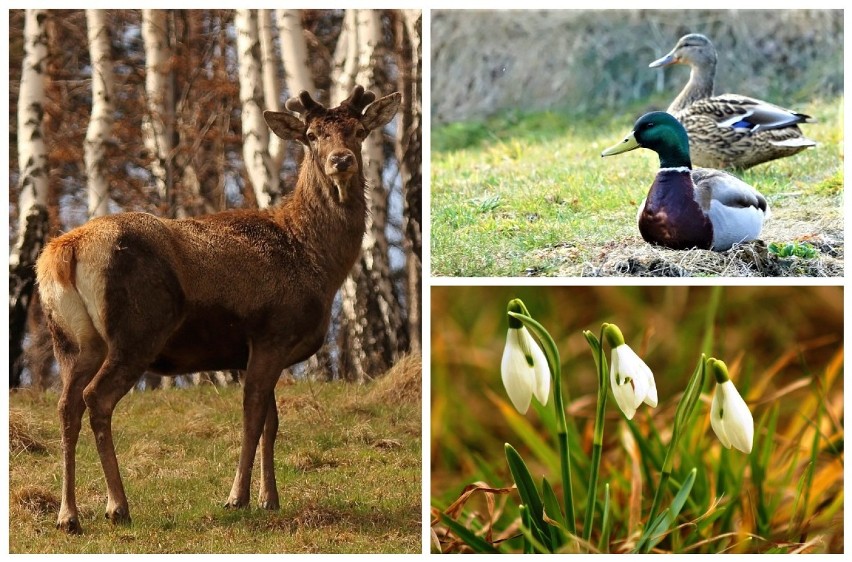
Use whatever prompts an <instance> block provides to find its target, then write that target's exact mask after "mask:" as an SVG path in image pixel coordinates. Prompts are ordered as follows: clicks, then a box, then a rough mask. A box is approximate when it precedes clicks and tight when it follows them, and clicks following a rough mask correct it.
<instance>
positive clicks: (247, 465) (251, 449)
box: [225, 346, 282, 507]
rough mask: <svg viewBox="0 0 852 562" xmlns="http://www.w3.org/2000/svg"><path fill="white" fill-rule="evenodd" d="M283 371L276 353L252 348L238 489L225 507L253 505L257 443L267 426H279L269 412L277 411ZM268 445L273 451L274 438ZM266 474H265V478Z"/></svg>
mask: <svg viewBox="0 0 852 562" xmlns="http://www.w3.org/2000/svg"><path fill="white" fill-rule="evenodd" d="M281 370H282V367H281V361H280V360H278V357H277V354H276V353H274V352H273V353H264V352H262V351H260V350H258V349H257V348H256V347H254V346H252V350H251V353H250V356H249V363H248V369H247V371H246V379H245V387H244V388H243V440H242V445H241V447H240V461H239V464H238V465H237V475H236V476H235V477H234V485H233V486H231V493H230V494H229V495H228V501H227V502H226V503H225V507H245V506H247V505H248V503H249V485H250V484H251V469H252V465H253V464H254V456H255V453H256V452H257V443H258V441H259V440H260V435H261V433H262V432H263V431H264V426H268V427H270V428H271V426H272V425H277V422H278V419H277V413H275V414H273V415H274V416H275V423H274V424H272V423H271V422H269V417H268V416H269V414H268V410H269V408H270V407H272V408H274V407H275V404H274V401H275V397H274V393H275V383H276V382H277V381H278V376H279V375H280V374H281ZM266 441H269V446H270V447H271V446H272V441H274V436H272V437H269V438H268V439H267V440H266ZM264 447H265V446H264ZM265 450H266V449H265V448H264V451H265ZM268 454H269V457H270V462H269V464H270V471H271V469H272V466H271V464H272V463H271V457H272V450H271V449H269V452H268ZM266 473H267V472H264V475H265V474H266ZM272 485H273V487H274V482H272ZM261 490H262V491H263V490H264V486H261ZM267 492H268V489H267Z"/></svg>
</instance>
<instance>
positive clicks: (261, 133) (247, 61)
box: [234, 10, 278, 208]
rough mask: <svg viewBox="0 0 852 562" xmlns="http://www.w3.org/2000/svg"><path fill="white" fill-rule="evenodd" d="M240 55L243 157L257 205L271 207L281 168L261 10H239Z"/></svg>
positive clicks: (238, 56) (237, 24)
mask: <svg viewBox="0 0 852 562" xmlns="http://www.w3.org/2000/svg"><path fill="white" fill-rule="evenodd" d="M234 26H235V27H236V30H237V58H238V60H239V73H240V106H241V107H242V124H243V161H244V164H245V167H246V173H247V174H248V177H249V180H250V181H251V184H252V188H253V189H254V194H255V198H256V199H257V206H258V207H261V208H264V207H268V206H269V205H270V204H271V203H272V200H273V198H274V197H275V195H277V193H278V169H277V168H276V167H274V166H273V163H272V161H271V160H272V159H271V158H270V155H269V129H268V127H267V126H266V121H264V120H263V104H264V96H263V78H262V75H261V72H262V71H261V66H262V65H261V60H260V40H259V38H258V25H257V12H256V11H254V10H237V12H236V15H235V18H234Z"/></svg>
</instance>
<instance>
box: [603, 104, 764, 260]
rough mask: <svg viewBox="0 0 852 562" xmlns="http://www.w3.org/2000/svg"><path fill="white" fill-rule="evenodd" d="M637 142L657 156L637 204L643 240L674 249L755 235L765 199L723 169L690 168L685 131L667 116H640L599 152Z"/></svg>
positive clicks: (718, 246)
mask: <svg viewBox="0 0 852 562" xmlns="http://www.w3.org/2000/svg"><path fill="white" fill-rule="evenodd" d="M639 147H642V148H649V149H651V150H653V151H654V152H656V153H657V155H659V157H660V171H659V172H657V177H656V178H655V179H654V183H653V184H652V185H651V189H650V191H648V196H647V197H646V198H645V201H643V202H642V204H641V205H640V207H639V232H641V233H642V238H644V239H645V240H646V241H648V242H650V243H652V244H659V245H661V246H667V247H669V248H673V249H675V250H686V249H689V248H701V249H704V250H716V251H717V252H722V251H725V250H728V249H729V248H730V247H731V246H733V245H734V244H737V243H739V242H747V241H749V240H754V239H755V238H757V237H758V235H760V230H761V228H763V221H764V220H765V219H767V218H768V217H769V206H768V205H767V203H766V199H765V198H764V197H763V195H761V194H760V193H758V192H757V191H756V190H755V189H754V188H753V187H752V186H750V185H748V184H747V183H745V182H743V181H741V180H739V179H737V178H735V177H734V176H732V175H731V174H728V173H726V172H721V171H719V170H709V169H703V168H698V169H695V170H693V169H692V162H691V161H690V159H689V138H688V137H687V136H686V130H685V129H684V128H683V125H681V124H680V123H679V122H678V120H677V119H675V118H674V117H673V116H672V115H670V114H668V113H665V112H662V111H655V112H653V113H647V114H645V115H643V116H642V117H640V118H639V120H638V121H636V124H635V125H633V130H632V131H631V132H630V134H628V135H627V136H626V137H624V140H623V141H621V142H620V143H618V144H616V145H615V146H612V147H610V148H607V149H606V150H604V151H603V152H602V153H601V156H611V155H613V154H620V153H622V152H627V151H628V150H633V149H634V148H639Z"/></svg>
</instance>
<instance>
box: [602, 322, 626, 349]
mask: <svg viewBox="0 0 852 562" xmlns="http://www.w3.org/2000/svg"><path fill="white" fill-rule="evenodd" d="M601 331H603V337H604V339H606V341H607V343H608V344H609V346H610V347H611V348H613V349H615V348H616V347H618V346H620V345H624V335H622V333H621V330H619V329H618V326H616V325H615V324H604V325H603V326H601Z"/></svg>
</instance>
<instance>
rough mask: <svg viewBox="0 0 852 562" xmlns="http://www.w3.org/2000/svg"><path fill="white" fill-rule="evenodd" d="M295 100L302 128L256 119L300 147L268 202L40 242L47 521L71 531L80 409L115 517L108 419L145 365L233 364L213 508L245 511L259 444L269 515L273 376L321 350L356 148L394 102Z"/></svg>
mask: <svg viewBox="0 0 852 562" xmlns="http://www.w3.org/2000/svg"><path fill="white" fill-rule="evenodd" d="M306 95H307V94H305V93H303V94H302V97H301V99H302V100H305V101H306V102H307V103H305V105H304V107H310V110H309V111H308V112H306V113H307V114H306V115H305V121H301V120H299V119H298V118H296V117H294V116H292V115H290V114H281V113H272V112H266V114H265V116H266V118H267V122H268V123H269V125H270V127H272V129H273V131H274V132H275V133H276V134H278V135H279V136H281V137H282V138H285V139H290V140H298V141H300V142H302V143H303V144H305V146H306V154H305V159H304V161H303V162H302V165H301V168H300V173H299V179H298V182H297V184H296V188H295V190H294V192H293V194H292V195H290V196H289V197H287V198H286V199H285V200H284V201H283V202H282V203H281V204H279V205H278V206H276V207H274V208H271V209H265V210H233V211H226V212H223V213H218V214H214V215H209V216H205V217H199V218H193V219H183V220H170V219H163V218H159V217H155V216H153V215H148V214H144V213H123V214H119V215H113V216H108V217H102V218H98V219H94V220H92V221H90V222H89V223H87V224H85V225H83V226H81V227H80V228H78V229H76V230H74V231H72V232H70V233H68V234H66V235H64V236H61V237H59V238H57V239H55V240H53V241H52V242H51V243H50V244H48V245H47V247H46V248H45V250H44V253H43V255H42V256H41V258H40V259H39V262H38V265H37V276H38V282H39V291H40V294H41V297H42V301H43V303H44V308H45V311H46V312H47V315H48V324H49V326H50V328H51V332H52V334H53V338H54V351H55V354H56V356H57V359H58V361H59V365H60V375H61V377H62V381H63V386H64V388H63V394H62V397H61V399H60V403H59V411H60V420H61V422H62V449H63V460H64V463H63V464H64V472H63V493H62V506H61V508H60V511H59V519H58V523H57V526H58V527H60V528H62V529H64V530H66V531H69V532H79V531H80V523H79V520H78V513H77V507H76V501H75V496H74V466H75V464H74V463H75V448H76V442H77V438H78V434H79V431H80V423H81V417H82V414H83V411H84V410H85V409H86V408H88V409H89V412H90V422H91V426H92V430H93V431H94V433H95V437H96V443H97V446H98V453H99V455H100V457H101V463H102V465H103V469H104V474H105V476H106V480H107V488H108V501H107V512H106V514H107V517H108V518H110V519H111V520H112V521H113V522H129V521H130V514H129V508H128V504H127V499H126V497H125V493H124V487H123V484H122V482H121V477H120V475H119V472H118V463H117V460H116V458H115V451H114V447H113V445H112V431H111V422H110V420H111V417H112V412H113V409H114V408H115V405H116V403H117V402H118V401H119V400H120V399H121V398H122V397H123V396H124V395H125V394H126V393H127V392H128V391H129V390H130V388H132V387H133V385H134V384H135V383H136V382H137V381H138V380H139V378H140V376H141V375H142V374H143V372H145V371H146V370H149V371H154V372H158V373H160V374H164V375H175V374H182V373H189V372H196V371H205V370H221V369H246V370H247V372H246V377H245V390H244V399H243V441H242V448H241V452H240V462H239V466H238V469H237V475H236V477H235V479H234V485H233V487H232V489H231V494H230V496H229V498H228V501H227V504H226V505H227V506H230V507H244V506H246V505H247V504H248V494H249V484H250V478H251V471H252V465H253V463H254V457H255V451H256V448H257V445H258V442H260V445H261V491H260V503H261V505H262V506H263V507H265V508H268V509H277V508H278V503H279V502H278V492H277V489H276V485H275V475H274V473H273V469H272V467H273V457H272V454H273V453H272V451H273V446H274V441H275V436H276V432H277V429H278V415H277V410H276V408H275V397H274V387H275V383H276V381H277V380H278V377H279V375H280V374H281V371H282V370H283V369H285V368H286V367H288V366H290V365H292V364H294V363H296V362H298V361H302V360H304V359H307V358H308V357H309V356H311V355H312V354H313V353H315V352H316V351H317V349H319V347H320V345H321V344H322V341H323V338H324V336H325V333H326V331H327V329H328V324H329V318H330V311H331V304H332V301H333V299H334V295H335V293H336V292H337V289H338V288H339V287H340V285H341V283H342V282H343V280H344V279H345V277H346V274H347V273H348V271H349V269H350V268H351V267H352V265H353V264H354V262H355V260H356V259H357V257H358V253H359V251H360V247H361V238H362V237H363V234H364V224H365V217H366V201H365V194H364V176H363V171H362V163H361V142H362V140H363V138H364V136H365V132H366V130H367V129H369V128H375V127H380V126H383V125H384V124H385V123H387V122H388V121H389V120H390V119H391V118H392V117H393V115H394V113H395V112H396V109H397V107H398V105H399V99H400V95H399V94H392V95H390V96H387V97H385V98H382V99H381V100H378V101H376V102H375V103H373V104H372V105H368V104H369V103H370V102H371V101H372V100H373V99H375V98H374V96H373V95H372V94H371V93H369V92H367V93H365V92H364V91H363V89H362V88H360V87H356V89H355V90H353V93H352V96H350V98H349V99H348V100H347V101H346V102H343V103H342V104H341V105H340V106H339V107H337V108H332V109H328V110H326V109H325V108H323V107H322V106H318V105H310V104H311V102H312V100H310V97H309V96H308V97H307V99H306V98H305V96H306ZM313 103H315V102H313ZM365 106H366V109H365Z"/></svg>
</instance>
